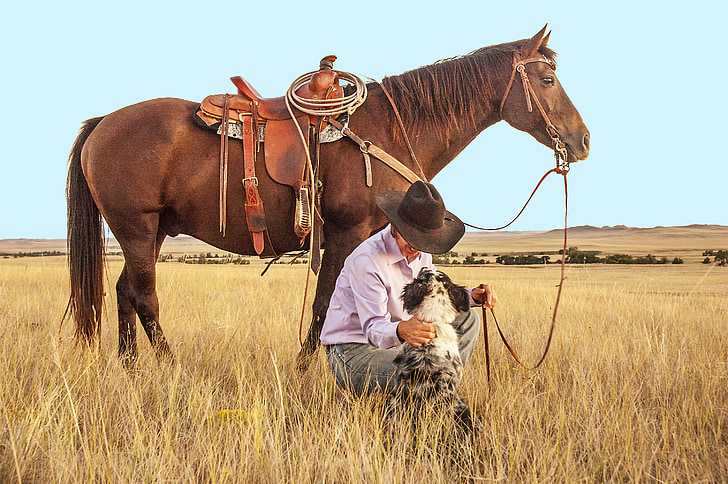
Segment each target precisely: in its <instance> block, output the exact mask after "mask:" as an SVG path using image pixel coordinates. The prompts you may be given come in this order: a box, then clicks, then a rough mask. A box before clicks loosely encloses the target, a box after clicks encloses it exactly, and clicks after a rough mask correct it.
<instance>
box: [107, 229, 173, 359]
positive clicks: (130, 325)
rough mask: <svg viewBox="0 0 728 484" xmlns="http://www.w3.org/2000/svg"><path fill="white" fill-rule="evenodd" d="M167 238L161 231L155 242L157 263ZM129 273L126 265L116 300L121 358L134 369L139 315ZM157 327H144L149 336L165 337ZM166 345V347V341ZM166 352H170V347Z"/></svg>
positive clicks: (119, 282)
mask: <svg viewBox="0 0 728 484" xmlns="http://www.w3.org/2000/svg"><path fill="white" fill-rule="evenodd" d="M165 237H166V234H165V233H164V232H163V231H162V230H161V229H159V230H158V231H157V236H156V240H155V251H154V253H155V257H154V260H155V261H156V260H157V259H158V258H159V251H160V249H161V248H162V242H163V241H164V238H165ZM127 271H128V269H127V264H126V263H125V264H124V268H123V269H122V271H121V275H120V276H119V280H118V281H117V283H116V299H117V306H118V315H119V358H121V359H122V361H123V362H124V365H125V366H127V367H132V366H133V365H134V363H135V362H136V359H137V334H136V316H137V313H136V310H135V309H134V304H133V303H132V292H131V286H130V284H129V276H128V274H127ZM157 314H158V312H157ZM157 319H158V318H157ZM157 319H155V321H157ZM142 324H143V325H144V323H142ZM156 325H157V327H158V328H156V329H155V328H152V327H149V329H147V327H148V326H149V325H144V329H145V331H146V332H147V335H149V333H150V331H153V332H156V333H157V334H160V335H162V337H164V336H163V334H162V328H161V327H159V323H158V322H157V323H156ZM150 341H151V337H150ZM164 344H165V345H166V341H165V342H164ZM166 350H167V351H169V347H168V346H167V348H166Z"/></svg>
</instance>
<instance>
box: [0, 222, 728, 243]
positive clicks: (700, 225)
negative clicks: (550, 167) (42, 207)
mask: <svg viewBox="0 0 728 484" xmlns="http://www.w3.org/2000/svg"><path fill="white" fill-rule="evenodd" d="M709 227H710V228H713V227H714V228H725V229H728V225H723V224H711V223H692V224H686V225H652V226H636V225H624V224H617V225H601V226H600V225H591V224H582V225H569V227H568V229H569V230H570V231H573V230H578V229H599V230H607V229H669V228H709ZM562 229H563V227H553V228H550V229H518V230H506V229H504V230H498V231H483V230H477V229H467V230H466V231H465V234H466V235H468V234H478V235H481V234H482V235H497V234H504V233H514V234H515V233H525V232H537V233H546V232H552V231H554V230H557V231H560V230H562ZM107 233H108V235H107V240H108V239H114V240H116V238H115V237H114V235H113V234H112V233H110V232H108V231H107ZM168 237H170V238H178V237H189V238H193V239H195V240H200V239H197V238H196V237H194V236H192V235H188V234H179V235H177V236H174V237H173V236H169V235H168ZM65 239H66V237H22V236H20V237H5V238H0V242H5V241H13V240H27V241H34V240H44V241H50V240H65Z"/></svg>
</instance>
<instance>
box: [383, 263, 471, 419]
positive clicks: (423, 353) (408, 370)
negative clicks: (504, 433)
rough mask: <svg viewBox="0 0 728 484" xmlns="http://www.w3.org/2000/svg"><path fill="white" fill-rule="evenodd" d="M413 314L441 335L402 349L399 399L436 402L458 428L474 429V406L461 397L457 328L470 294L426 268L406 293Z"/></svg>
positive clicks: (398, 371) (398, 363) (418, 403)
mask: <svg viewBox="0 0 728 484" xmlns="http://www.w3.org/2000/svg"><path fill="white" fill-rule="evenodd" d="M401 297H402V301H403V302H404V308H405V310H407V312H408V313H410V314H411V315H413V316H415V317H417V319H419V320H421V321H425V322H429V323H433V324H434V325H435V328H436V331H437V336H436V337H435V338H434V339H433V340H432V341H431V342H429V343H427V344H425V345H423V346H420V347H413V346H411V345H409V344H408V343H405V344H404V345H402V350H401V352H400V353H399V354H398V355H397V357H396V358H395V359H394V365H395V367H396V375H395V376H396V377H397V378H398V380H399V390H400V393H399V395H400V397H402V398H403V399H404V400H405V401H409V402H411V403H413V404H414V405H416V406H421V405H422V404H424V403H426V402H431V403H434V404H435V405H437V406H438V407H440V406H441V407H443V408H448V409H453V410H454V412H455V418H456V420H457V422H458V424H459V425H461V426H463V427H465V428H466V429H468V430H472V429H473V424H474V422H473V418H472V414H471V412H470V408H469V407H468V405H467V404H466V403H465V401H464V400H463V399H462V398H461V397H460V395H459V394H458V393H457V386H458V384H459V383H460V377H461V376H462V371H463V362H462V359H461V358H460V349H459V346H458V335H457V333H456V331H455V328H454V327H453V326H452V323H453V321H454V320H455V318H456V317H457V315H458V313H459V312H462V311H468V310H469V309H470V294H469V292H468V290H467V289H465V288H464V287H463V286H459V285H457V284H455V283H453V282H452V281H451V280H450V278H449V277H448V276H447V275H446V274H444V273H442V272H439V271H431V270H429V269H426V268H424V269H422V270H421V271H420V273H419V274H418V275H417V278H416V279H415V280H414V281H412V282H411V283H409V284H407V285H406V286H405V288H404V290H403V291H402V296H401Z"/></svg>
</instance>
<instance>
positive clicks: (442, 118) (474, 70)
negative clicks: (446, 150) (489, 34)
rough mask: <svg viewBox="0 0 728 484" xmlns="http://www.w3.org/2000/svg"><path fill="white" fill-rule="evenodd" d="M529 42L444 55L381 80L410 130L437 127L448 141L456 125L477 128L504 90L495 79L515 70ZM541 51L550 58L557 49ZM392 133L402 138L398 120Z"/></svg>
mask: <svg viewBox="0 0 728 484" xmlns="http://www.w3.org/2000/svg"><path fill="white" fill-rule="evenodd" d="M525 42H527V40H525V39H524V40H517V41H515V42H509V43H506V44H498V45H492V46H489V47H483V48H481V49H478V50H474V51H473V52H470V53H468V54H465V55H461V56H457V57H451V58H448V59H442V60H439V61H437V62H435V63H434V64H430V65H427V66H423V67H419V68H417V69H413V70H411V71H407V72H404V73H402V74H399V75H395V76H389V77H385V78H384V79H383V80H382V84H384V87H385V88H387V90H388V91H389V93H390V94H391V95H392V98H393V100H394V102H395V104H396V106H397V109H398V110H399V112H400V114H401V115H402V119H403V121H404V123H405V125H406V126H407V127H408V128H409V129H410V130H412V131H413V132H415V133H417V132H421V130H423V129H427V130H428V131H434V132H435V133H436V135H437V137H438V138H440V139H442V140H444V139H447V137H448V135H449V134H450V133H451V132H452V131H453V130H457V129H467V128H472V127H474V125H475V119H476V114H477V113H478V110H479V108H480V107H481V106H484V105H487V104H489V103H490V102H492V101H494V100H495V98H496V96H498V94H499V93H496V92H495V91H494V89H493V84H494V81H495V80H499V79H501V78H503V77H505V78H506V79H507V78H508V77H509V76H510V75H511V62H512V59H513V52H514V51H517V50H518V49H519V48H521V47H522V46H523V44H524V43H525ZM539 52H540V53H541V54H542V55H544V56H545V57H546V58H548V59H549V60H552V61H553V60H555V58H556V52H554V51H553V50H551V49H549V48H548V47H546V46H543V47H541V48H540V49H539ZM497 102H500V100H497ZM392 134H393V135H394V137H395V138H398V137H399V128H398V127H397V126H396V124H394V123H393V131H392Z"/></svg>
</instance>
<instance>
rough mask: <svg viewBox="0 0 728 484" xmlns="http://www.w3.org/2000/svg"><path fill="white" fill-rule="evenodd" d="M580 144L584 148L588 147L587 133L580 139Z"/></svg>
mask: <svg viewBox="0 0 728 484" xmlns="http://www.w3.org/2000/svg"><path fill="white" fill-rule="evenodd" d="M581 144H582V145H584V149H587V150H588V149H589V133H587V134H585V135H584V138H583V139H582V140H581Z"/></svg>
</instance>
